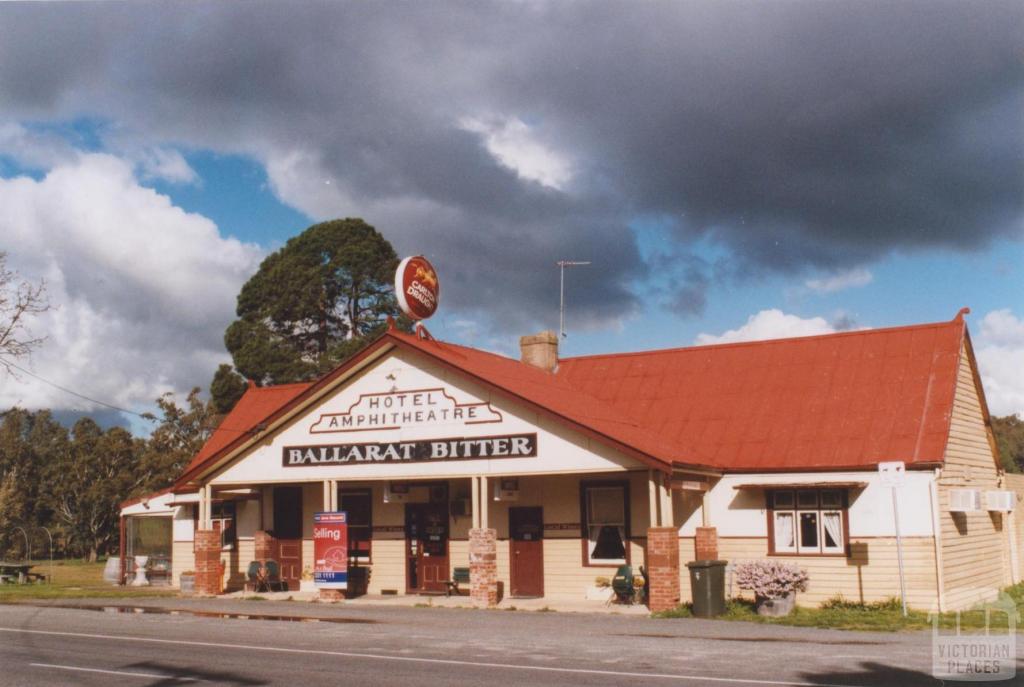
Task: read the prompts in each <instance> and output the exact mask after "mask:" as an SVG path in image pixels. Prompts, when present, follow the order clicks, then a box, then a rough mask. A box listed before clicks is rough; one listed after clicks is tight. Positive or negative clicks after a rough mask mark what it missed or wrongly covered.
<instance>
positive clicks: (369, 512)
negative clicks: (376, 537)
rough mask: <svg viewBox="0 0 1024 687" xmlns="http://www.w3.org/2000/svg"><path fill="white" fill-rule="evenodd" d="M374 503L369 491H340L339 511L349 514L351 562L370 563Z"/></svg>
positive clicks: (349, 555) (349, 551)
mask: <svg viewBox="0 0 1024 687" xmlns="http://www.w3.org/2000/svg"><path fill="white" fill-rule="evenodd" d="M372 502H373V500H372V498H371V497H370V490H369V489H339V490H338V510H341V511H345V513H347V514H348V558H349V561H351V562H356V563H369V562H370V551H371V546H372V543H373V537H372V536H371V533H372V531H373V517H372V516H373V509H372Z"/></svg>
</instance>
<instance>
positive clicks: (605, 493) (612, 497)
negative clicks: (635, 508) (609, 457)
mask: <svg viewBox="0 0 1024 687" xmlns="http://www.w3.org/2000/svg"><path fill="white" fill-rule="evenodd" d="M583 496H584V505H585V515H586V524H585V528H586V533H587V562H588V563H594V564H608V565H615V564H618V563H625V562H626V521H627V518H628V515H629V514H628V513H627V507H626V487H625V486H624V485H608V486H604V485H602V486H585V487H584V489H583Z"/></svg>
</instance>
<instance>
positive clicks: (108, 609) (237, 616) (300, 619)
mask: <svg viewBox="0 0 1024 687" xmlns="http://www.w3.org/2000/svg"><path fill="white" fill-rule="evenodd" d="M25 605H29V604H25ZM31 605H36V604H31ZM38 606H40V607H42V608H66V609H70V610H73V611H98V612H102V613H115V614H125V613H138V614H146V615H149V614H152V615H190V616H194V617H196V618H228V619H231V620H281V621H284V622H290V623H339V624H349V623H356V624H366V625H370V624H376V623H377V622H378V621H376V620H367V619H365V618H317V617H310V616H303V615H276V614H267V613H232V612H227V611H225V612H221V611H199V610H193V609H188V608H161V607H159V606H93V605H90V604H45V605H44V604H38Z"/></svg>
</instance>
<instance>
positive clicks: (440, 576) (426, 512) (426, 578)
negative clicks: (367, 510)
mask: <svg viewBox="0 0 1024 687" xmlns="http://www.w3.org/2000/svg"><path fill="white" fill-rule="evenodd" d="M405 547H406V562H407V565H406V577H405V587H406V589H405V591H406V593H408V594H432V593H441V592H444V591H445V582H446V581H447V580H448V498H447V493H446V494H445V499H444V501H443V502H435V503H407V504H406V505H405Z"/></svg>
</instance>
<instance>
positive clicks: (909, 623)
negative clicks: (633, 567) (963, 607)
mask: <svg viewBox="0 0 1024 687" xmlns="http://www.w3.org/2000/svg"><path fill="white" fill-rule="evenodd" d="M1004 591H1005V592H1006V593H1007V594H1008V595H1009V596H1010V598H1011V599H1013V601H1014V603H1016V604H1017V611H1018V613H1020V616H1021V619H1022V620H1024V583H1021V584H1018V585H1015V586H1013V587H1009V588H1007V589H1005V590H1004ZM652 616H653V617H655V618H692V617H693V609H692V607H691V606H690V604H683V605H681V606H678V607H676V608H673V609H671V610H668V611H662V612H660V613H654V614H652ZM718 620H744V621H747V622H754V623H763V624H767V625H791V626H796V627H820V628H830V629H835V630H870V631H876V632H896V631H900V630H925V629H929V628H931V627H932V621H931V619H930V618H929V616H928V613H927V612H925V611H917V610H910V611H909V612H908V614H907V617H906V618H904V617H903V613H902V610H901V607H900V601H899V599H889V600H887V601H881V602H877V603H869V604H862V603H857V602H853V601H847V600H845V599H843V598H842V597H835V598H832V599H829V600H828V601H826V602H825V603H824V604H822V606H821V607H820V608H806V607H802V606H798V607H797V608H796V609H794V611H793V613H792V614H790V615H788V616H785V617H783V618H766V617H762V616H759V615H758V614H757V610H756V609H755V607H754V603H753V602H752V601H746V600H743V599H732V600H730V601H728V602H727V604H726V612H725V613H724V614H723V615H720V616H718ZM939 627H940V628H942V629H947V630H951V629H953V628H955V627H956V614H955V613H943V614H942V615H940V616H939ZM960 627H961V628H962V629H964V630H981V629H984V628H985V612H984V611H983V610H980V609H979V610H970V611H962V612H961V613H960ZM1006 627H1007V617H1006V614H1005V613H1001V612H1000V613H992V614H991V628H992V629H993V630H1005V629H1006ZM1017 629H1018V631H1024V623H1018V625H1017Z"/></svg>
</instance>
